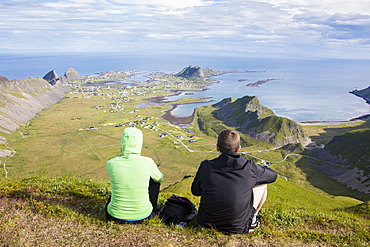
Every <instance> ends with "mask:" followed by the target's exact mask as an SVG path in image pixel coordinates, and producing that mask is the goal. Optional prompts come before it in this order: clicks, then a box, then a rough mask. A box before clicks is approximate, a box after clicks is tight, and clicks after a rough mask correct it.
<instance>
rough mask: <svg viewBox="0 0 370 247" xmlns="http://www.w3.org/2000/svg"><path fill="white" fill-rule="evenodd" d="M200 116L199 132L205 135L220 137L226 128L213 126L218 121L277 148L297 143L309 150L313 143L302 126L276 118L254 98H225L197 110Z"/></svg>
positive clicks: (286, 119)
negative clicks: (220, 132)
mask: <svg viewBox="0 0 370 247" xmlns="http://www.w3.org/2000/svg"><path fill="white" fill-rule="evenodd" d="M197 116H198V125H199V128H200V129H201V130H202V131H204V132H206V133H209V131H210V130H211V129H213V130H214V132H215V133H217V132H219V131H220V129H222V128H224V126H222V127H221V126H219V124H210V122H212V121H213V120H212V119H216V120H219V121H221V122H222V124H224V125H225V126H231V127H234V128H236V130H238V131H240V132H241V133H244V134H246V135H248V136H250V137H251V138H253V139H256V140H260V141H267V142H270V143H272V144H274V145H275V146H284V145H287V144H296V143H301V144H302V145H303V146H306V145H308V144H309V143H310V142H311V140H310V138H309V137H308V136H307V134H306V133H305V131H304V130H303V129H302V127H301V126H300V125H299V124H297V123H295V122H294V121H292V120H290V119H288V118H283V117H278V116H276V115H275V114H274V112H273V111H272V110H270V109H268V108H266V107H264V106H263V105H261V103H260V102H259V100H258V98H257V97H255V96H244V97H242V98H239V99H233V98H225V99H223V100H222V101H220V102H218V103H216V104H213V105H211V106H205V107H199V108H197ZM211 125H213V126H211ZM217 126H219V127H217Z"/></svg>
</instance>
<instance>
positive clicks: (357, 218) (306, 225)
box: [0, 177, 370, 247]
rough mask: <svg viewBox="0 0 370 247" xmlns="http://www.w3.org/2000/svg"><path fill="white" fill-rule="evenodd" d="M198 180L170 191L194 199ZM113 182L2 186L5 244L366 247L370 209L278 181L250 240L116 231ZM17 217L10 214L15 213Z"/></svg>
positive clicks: (161, 228) (0, 236) (148, 227)
mask: <svg viewBox="0 0 370 247" xmlns="http://www.w3.org/2000/svg"><path fill="white" fill-rule="evenodd" d="M192 179H193V178H192V177H189V178H187V179H185V180H183V181H180V182H178V183H176V184H174V185H173V186H169V187H167V188H165V189H163V190H162V191H161V192H160V195H159V205H163V204H164V202H165V200H166V199H167V198H169V197H170V196H171V195H172V194H177V195H180V196H186V197H188V198H190V199H191V200H192V201H193V202H194V203H195V204H196V206H197V208H198V206H199V197H193V196H191V195H190V184H191V182H192ZM109 195H110V188H109V183H108V182H107V181H97V180H91V179H81V178H40V177H38V178H30V179H23V180H4V179H1V180H0V229H2V230H1V231H0V242H1V243H2V244H3V245H4V246H251V247H253V246H324V247H325V246H367V245H368V239H369V238H370V235H369V234H370V233H369V231H367V229H369V215H368V212H369V204H368V203H363V202H361V201H357V200H354V199H351V198H345V197H331V196H328V195H322V194H320V195H319V194H317V193H315V192H313V191H310V190H307V189H304V188H302V187H300V186H297V185H294V184H293V183H290V182H287V181H285V180H282V179H278V180H277V182H275V183H273V184H271V185H269V196H268V198H267V202H266V203H265V205H264V207H263V209H262V211H261V213H260V216H261V219H262V225H261V228H259V229H257V230H256V231H255V232H253V233H251V234H243V235H231V236H228V235H224V234H221V233H218V232H216V231H214V230H209V229H204V228H201V227H198V226H197V225H196V222H195V221H193V222H191V223H190V224H189V227H188V228H185V229H182V228H178V227H175V226H167V225H165V224H164V223H162V222H161V221H160V220H159V219H158V218H152V219H150V220H149V221H147V222H145V223H144V224H142V225H116V224H112V223H108V222H106V221H105V218H104V206H105V203H106V200H107V198H108V197H109ZM9 212H11V213H9Z"/></svg>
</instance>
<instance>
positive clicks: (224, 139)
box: [217, 129, 240, 153]
mask: <svg viewBox="0 0 370 247" xmlns="http://www.w3.org/2000/svg"><path fill="white" fill-rule="evenodd" d="M217 146H218V149H219V150H220V152H221V153H224V152H227V151H234V152H236V150H238V148H239V146H240V135H239V134H238V132H236V131H235V130H230V129H225V130H223V131H221V133H220V134H219V135H218V139H217Z"/></svg>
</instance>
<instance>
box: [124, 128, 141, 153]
mask: <svg viewBox="0 0 370 247" xmlns="http://www.w3.org/2000/svg"><path fill="white" fill-rule="evenodd" d="M142 146H143V132H142V131H141V130H139V129H136V128H131V127H130V128H127V129H125V130H124V131H123V133H122V138H121V149H122V155H123V156H128V155H130V154H138V155H140V153H141V148H142Z"/></svg>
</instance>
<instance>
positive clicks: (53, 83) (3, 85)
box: [0, 70, 71, 157]
mask: <svg viewBox="0 0 370 247" xmlns="http://www.w3.org/2000/svg"><path fill="white" fill-rule="evenodd" d="M68 82H69V80H68V79H67V78H65V77H58V76H57V74H56V72H55V71H54V70H52V71H50V72H48V73H47V74H46V75H45V76H44V78H40V77H37V78H34V77H29V78H26V79H23V80H17V79H14V80H9V79H7V78H6V77H3V76H0V116H1V119H0V132H2V133H4V134H11V133H12V132H14V131H15V130H17V129H18V128H20V127H21V126H24V125H25V124H26V122H27V121H29V120H31V119H32V118H34V117H35V116H36V114H37V113H39V112H41V111H42V110H43V109H45V108H47V107H49V106H51V105H53V104H55V103H56V102H58V101H59V100H61V99H62V98H63V97H64V94H65V93H66V92H68V91H70V90H71V88H70V86H69V84H68ZM2 142H6V138H5V137H3V138H2ZM6 155H8V152H5V151H4V150H0V156H1V157H2V156H6Z"/></svg>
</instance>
